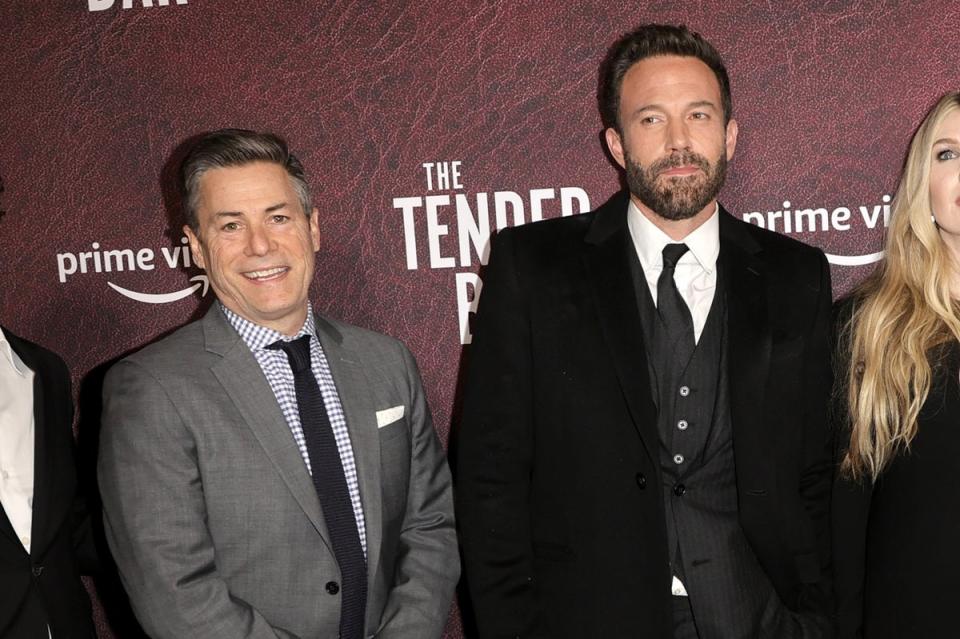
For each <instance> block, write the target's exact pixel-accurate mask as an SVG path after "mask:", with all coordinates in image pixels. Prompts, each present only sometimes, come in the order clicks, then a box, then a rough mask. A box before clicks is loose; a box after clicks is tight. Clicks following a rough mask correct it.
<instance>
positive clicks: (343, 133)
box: [0, 0, 960, 638]
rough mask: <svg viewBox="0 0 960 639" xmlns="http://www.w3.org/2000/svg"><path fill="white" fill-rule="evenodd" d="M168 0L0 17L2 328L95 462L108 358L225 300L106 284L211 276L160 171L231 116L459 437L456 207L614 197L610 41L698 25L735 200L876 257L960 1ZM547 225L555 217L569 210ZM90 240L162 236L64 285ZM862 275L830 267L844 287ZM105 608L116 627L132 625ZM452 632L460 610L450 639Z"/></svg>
mask: <svg viewBox="0 0 960 639" xmlns="http://www.w3.org/2000/svg"><path fill="white" fill-rule="evenodd" d="M128 1H129V0H128ZM160 1H161V0H154V1H153V2H152V3H151V4H156V5H157V6H153V7H143V0H133V2H132V3H131V4H132V5H133V7H132V8H128V9H124V8H123V3H124V0H116V2H115V3H114V5H113V6H110V7H108V8H105V9H103V10H97V11H91V10H90V6H91V2H92V3H93V5H94V6H104V5H107V4H109V0H47V1H45V2H34V1H28V0H5V1H4V2H3V3H2V4H0V36H2V37H0V95H2V99H0V176H2V177H3V180H4V184H5V186H6V191H5V193H3V195H2V200H0V202H2V207H3V208H4V209H5V211H6V213H5V214H4V215H3V217H2V219H0V259H2V263H0V264H2V265H0V300H2V307H0V308H2V311H0V320H2V322H3V323H5V324H6V325H8V326H9V327H11V328H12V329H13V330H15V331H16V332H18V333H20V334H23V335H25V336H27V337H30V338H32V339H34V340H35V341H38V342H40V343H43V344H45V345H47V346H49V347H50V348H52V349H54V350H56V351H58V352H59V353H61V354H62V355H63V357H64V358H65V359H66V361H67V363H68V364H69V365H70V367H71V369H72V371H73V375H74V383H75V384H76V387H77V390H78V394H79V395H78V399H79V400H80V401H81V411H82V412H81V421H80V424H79V431H80V432H79V435H80V439H81V444H82V445H84V444H85V445H86V449H87V450H89V449H90V447H91V446H92V445H93V444H91V443H90V439H91V437H92V436H91V435H90V434H89V433H87V436H86V437H85V433H84V430H85V429H94V428H95V426H90V425H89V424H95V417H96V401H95V393H94V392H93V391H94V390H96V380H97V377H98V373H99V372H100V371H101V370H102V365H103V364H104V363H106V362H110V361H112V360H114V359H115V358H117V357H118V356H120V355H121V354H123V353H126V352H128V351H130V350H132V349H136V348H138V347H139V346H141V345H143V344H145V343H146V342H149V341H151V340H153V339H154V338H156V337H157V336H158V335H161V334H163V333H165V332H168V331H170V330H171V329H173V328H175V327H177V326H179V325H182V324H183V323H185V322H187V321H188V320H189V319H191V318H193V317H196V316H197V314H198V310H199V308H200V307H204V305H205V301H207V300H209V295H208V297H207V298H206V300H202V299H201V298H200V297H199V296H198V295H197V294H192V295H190V296H188V297H186V298H184V299H182V300H180V301H176V302H171V303H166V304H147V303H143V302H138V301H134V300H132V299H128V298H127V297H124V296H123V295H121V294H120V293H118V292H116V291H115V290H114V289H113V288H111V287H110V286H109V285H108V282H109V283H112V284H114V285H117V286H120V287H123V288H125V289H128V290H131V291H137V292H142V293H154V294H159V293H170V292H175V291H178V290H182V289H184V288H187V287H189V286H191V285H192V284H194V282H191V281H190V279H189V278H190V277H192V276H194V275H196V274H197V273H198V272H197V271H195V270H191V269H184V268H170V267H168V266H167V265H166V263H165V261H164V258H163V256H162V254H161V252H160V251H161V247H167V249H168V250H172V249H174V248H175V247H179V246H181V244H180V232H179V226H180V222H179V220H176V219H175V217H176V214H175V210H173V209H174V207H173V206H172V204H173V202H172V199H171V196H170V182H169V177H168V176H169V171H170V166H171V158H173V159H174V160H175V159H176V148H177V146H178V144H180V143H181V142H182V141H183V140H184V139H186V138H187V137H189V136H191V135H193V134H195V133H197V132H200V131H204V130H208V129H213V128H220V127H224V126H240V127H247V128H255V129H267V130H272V131H275V132H277V133H279V134H282V135H283V136H285V137H287V138H288V139H289V140H290V143H291V146H292V147H293V148H294V150H295V151H296V152H297V153H298V154H299V155H300V156H301V158H302V159H303V161H304V164H305V165H306V167H307V169H308V171H309V174H310V179H311V182H312V184H313V186H314V189H315V196H316V200H317V205H318V207H319V209H320V214H321V217H320V220H321V229H322V233H323V247H322V249H321V253H320V256H319V259H318V263H317V275H316V282H315V286H314V289H313V301H314V305H315V307H316V308H317V309H318V310H321V311H323V312H326V313H329V314H331V315H334V316H337V317H340V318H342V319H345V320H347V321H350V322H354V323H357V324H361V325H364V326H368V327H370V328H374V329H377V330H380V331H383V332H386V333H389V334H392V335H394V336H396V337H398V338H401V339H402V340H404V341H405V342H406V343H407V344H408V345H409V346H410V348H411V349H412V350H413V352H414V354H415V355H416V356H417V357H418V359H419V361H420V364H421V368H422V370H423V375H424V378H425V383H426V388H427V393H428V395H429V399H430V401H431V404H432V406H433V411H434V416H435V420H436V425H437V430H438V431H439V433H440V435H441V437H442V438H443V439H444V441H446V440H447V438H448V435H449V430H450V426H451V421H452V419H454V418H452V415H454V413H455V396H456V391H457V383H458V367H459V363H460V359H461V354H462V352H461V343H460V329H459V324H458V306H457V286H456V282H457V278H456V274H457V273H476V272H477V270H478V267H479V262H478V260H477V258H476V256H475V255H472V258H468V260H467V265H466V266H461V258H460V247H459V241H458V237H459V235H458V234H459V232H460V231H462V228H461V227H462V226H463V225H462V224H458V220H457V215H456V206H455V199H456V198H455V196H456V194H461V195H463V196H466V198H467V201H469V202H470V205H471V208H472V209H474V211H475V210H476V207H477V195H478V194H481V193H486V194H488V198H489V206H490V217H491V218H492V217H494V216H493V209H494V206H493V203H494V197H495V196H494V193H495V192H497V191H512V192H514V193H516V194H518V196H519V197H520V199H521V200H522V201H523V202H524V205H525V208H526V219H529V216H530V210H529V209H530V191H531V190H534V189H553V190H554V193H555V195H556V196H557V197H559V191H560V189H561V188H564V187H576V188H580V189H583V191H585V193H586V194H587V195H588V196H589V201H590V205H591V206H596V205H598V204H600V203H601V202H602V201H604V200H605V199H606V198H607V197H608V195H610V194H611V193H612V192H613V191H614V190H615V189H617V188H618V174H617V172H616V171H615V170H614V169H613V168H612V167H611V165H610V164H609V162H608V161H607V159H606V156H605V154H604V151H603V149H602V147H601V144H600V133H601V125H600V120H599V116H598V115H597V111H596V106H595V88H596V67H597V63H598V61H599V60H600V58H601V57H602V55H603V53H604V52H605V50H606V48H607V47H608V46H609V44H610V43H611V42H612V41H613V39H614V38H615V37H616V36H617V35H619V34H620V33H622V32H623V31H626V30H628V29H629V28H631V27H632V26H634V25H636V24H639V23H641V22H646V21H662V22H682V23H686V24H687V25H689V26H691V27H692V28H694V29H695V30H698V31H700V32H702V33H703V34H704V35H705V36H707V37H708V38H709V39H710V40H711V41H713V42H714V44H716V46H717V47H718V48H719V49H720V51H721V52H722V53H723V55H724V56H725V58H726V61H727V66H728V69H729V71H730V76H731V78H732V83H733V98H734V110H735V117H736V118H737V120H738V121H739V124H740V138H739V146H738V149H737V155H736V158H735V159H734V161H733V164H732V166H731V169H730V178H729V181H728V184H727V186H726V188H725V190H724V193H723V196H722V201H723V203H724V204H725V205H726V207H727V208H728V209H730V210H731V211H732V212H734V213H736V214H738V215H741V216H742V215H744V214H748V213H752V212H759V213H761V214H763V216H764V218H765V219H766V217H767V216H766V213H767V212H769V211H781V210H783V208H784V206H783V204H784V201H789V202H790V205H789V206H788V207H787V208H790V209H791V210H795V209H796V210H798V209H806V208H810V209H817V208H821V207H822V208H825V209H826V212H827V213H830V212H833V211H834V210H835V209H837V208H839V207H846V208H848V209H850V211H851V215H850V219H849V229H846V230H840V229H827V230H818V231H816V232H802V233H792V234H793V235H795V236H797V237H800V238H801V239H803V240H805V241H808V242H810V243H812V244H815V245H817V246H820V247H822V248H823V249H824V250H825V251H826V252H827V253H829V254H831V255H834V256H839V257H838V258H837V261H843V260H842V258H843V257H844V256H846V257H848V258H849V256H857V255H864V254H871V253H875V252H877V251H879V250H880V245H881V240H882V234H883V231H882V226H883V224H882V208H880V209H876V210H878V211H879V212H880V216H881V221H880V222H879V223H878V224H877V226H876V227H875V228H870V227H869V226H868V225H867V224H866V223H865V221H864V220H863V216H862V215H861V212H860V209H859V207H861V206H863V207H865V211H866V212H867V213H868V214H869V215H868V217H871V216H872V215H873V213H874V210H875V209H874V207H876V206H881V207H882V204H883V200H882V197H883V196H884V195H892V194H893V191H894V189H895V186H896V177H897V172H898V170H899V167H900V163H901V161H902V157H903V152H904V150H905V147H906V144H907V141H908V139H909V136H910V134H911V132H912V130H913V128H914V127H915V126H916V125H917V123H918V122H919V120H920V118H921V117H922V114H923V112H924V111H925V110H926V109H927V108H928V106H929V105H930V104H931V103H932V102H933V100H934V99H935V98H936V97H937V96H939V95H940V94H941V93H943V92H945V91H947V90H951V89H956V88H957V81H958V72H957V69H958V68H960V47H957V46H954V42H955V39H956V25H957V24H958V23H960V5H958V4H957V3H955V2H946V1H944V2H932V1H931V2H911V3H894V2H800V3H787V4H784V5H782V6H783V8H780V7H781V5H779V4H776V3H766V2H763V3H760V2H757V3H744V4H745V6H736V5H738V4H740V3H727V2H719V1H715V0H705V1H703V2H697V3H689V2H683V3H681V2H647V3H621V2H616V3H615V2H586V1H583V2H575V1H570V2H556V3H548V2H543V1H542V0H538V1H529V2H528V1H526V0H523V1H515V2H514V1H512V2H495V1H480V0H473V1H468V0H464V1H462V2H440V1H436V0H420V1H418V2H402V1H397V0H394V1H388V2H370V1H368V2H355V1H354V2H348V1H345V0H343V1H330V2H297V1H288V0H284V1H273V2H267V1H262V0H261V1H259V2H254V1H252V0H188V2H187V3H186V4H182V5H178V4H177V0H169V5H171V6H159V3H160ZM180 1H181V2H182V1H183V0H180ZM804 5H807V6H808V8H804ZM443 161H459V162H460V163H461V164H460V174H461V175H460V182H461V183H462V188H460V189H453V188H452V185H451V188H447V189H437V188H436V184H434V187H435V188H434V190H432V191H431V190H428V186H427V180H426V172H425V170H424V169H423V167H422V164H423V163H426V162H443ZM165 164H166V168H165ZM434 178H436V176H434ZM428 195H448V196H450V202H451V204H450V205H448V206H445V207H441V208H440V209H439V210H438V212H437V214H436V223H437V224H441V225H446V226H447V231H448V234H447V235H439V234H438V235H437V236H436V237H437V238H439V239H438V240H437V241H438V248H439V253H438V254H439V256H441V257H454V258H456V266H454V267H452V268H451V267H444V268H431V267H430V259H431V258H430V250H429V246H428V245H429V239H428V232H429V229H428V226H430V225H429V224H428V219H427V217H428V216H427V214H426V212H425V210H424V208H419V209H417V210H415V211H414V214H413V217H412V222H413V224H412V226H411V227H410V230H411V231H412V233H413V236H414V238H415V241H416V244H417V252H416V257H417V263H418V268H416V269H409V268H408V261H410V259H412V256H408V254H407V251H406V248H405V247H406V244H405V227H404V219H403V214H402V212H401V209H400V208H397V207H395V205H394V204H395V203H394V200H395V198H403V197H424V196H428ZM575 210H579V207H577V206H575ZM543 211H544V216H546V217H552V216H556V215H559V212H560V204H559V201H558V200H557V199H552V200H549V199H548V200H546V201H545V202H544V205H543ZM839 215H841V216H842V215H843V212H842V211H840V213H839ZM755 217H757V216H754V218H755ZM491 226H495V222H494V221H493V220H491ZM782 228H783V227H782V226H781V223H780V222H778V224H777V229H778V230H780V229H782ZM434 230H435V231H436V232H438V233H439V231H440V230H442V229H434ZM94 243H97V244H99V247H100V250H101V251H107V250H122V249H131V250H133V251H134V252H136V251H137V250H139V249H144V248H149V249H151V250H152V251H153V252H154V253H155V258H154V261H153V263H154V264H155V265H156V266H155V268H154V269H153V270H150V271H143V270H137V271H133V272H130V271H124V272H111V273H106V272H102V273H96V272H88V273H86V274H83V273H80V272H79V269H78V272H77V273H74V274H72V275H65V280H66V281H64V282H61V281H60V277H59V271H58V264H62V265H63V266H64V267H66V266H69V265H70V264H71V262H70V257H69V256H67V254H73V255H76V254H78V253H80V252H83V251H88V252H92V251H93V250H94V249H93V248H92V245H93V244H94ZM101 257H102V256H101ZM91 263H92V261H91ZM869 268H870V266H841V265H835V266H834V271H833V276H834V285H835V294H836V295H839V294H841V293H843V292H845V291H847V290H849V288H850V287H851V286H852V285H853V284H855V283H856V282H857V281H859V280H860V279H861V278H862V277H863V276H864V275H865V274H866V273H867V272H868V270H869ZM467 348H469V347H467ZM785 383H789V380H785ZM94 444H95V442H94ZM108 608H109V606H108ZM108 612H109V610H108ZM97 615H98V623H99V624H100V629H101V631H102V632H101V636H102V637H112V636H122V635H121V633H120V632H119V631H117V632H113V631H111V630H110V628H109V626H108V623H107V622H108V619H107V618H106V617H105V616H104V613H103V609H102V608H101V607H98V610H97ZM111 621H113V619H112V618H111ZM118 623H119V622H114V625H115V626H117V624H118ZM118 627H119V626H118ZM462 634H463V631H462V629H461V624H460V621H459V615H457V614H456V613H454V615H453V618H452V621H451V623H450V626H449V630H448V635H447V636H448V637H451V638H452V637H461V636H462Z"/></svg>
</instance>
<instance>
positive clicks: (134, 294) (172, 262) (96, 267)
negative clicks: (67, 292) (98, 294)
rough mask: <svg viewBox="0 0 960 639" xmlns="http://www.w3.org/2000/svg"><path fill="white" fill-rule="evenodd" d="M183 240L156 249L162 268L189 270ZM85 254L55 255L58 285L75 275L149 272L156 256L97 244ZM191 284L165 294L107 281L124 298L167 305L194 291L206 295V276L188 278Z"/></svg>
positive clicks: (185, 239)
mask: <svg viewBox="0 0 960 639" xmlns="http://www.w3.org/2000/svg"><path fill="white" fill-rule="evenodd" d="M187 242H188V240H187V238H186V237H185V236H184V237H181V238H180V244H181V245H182V246H175V247H173V248H171V247H168V246H163V247H161V248H160V257H161V260H160V262H159V264H160V265H161V266H162V265H166V266H167V268H170V269H179V268H190V267H191V266H193V263H192V261H191V259H190V249H189V247H188V246H187ZM90 249H91V250H89V251H79V252H77V253H69V252H65V253H57V277H58V279H59V280H60V283H61V284H66V282H67V279H68V278H70V277H73V276H76V275H77V274H87V273H122V272H129V271H152V270H155V269H156V268H157V261H156V259H157V254H156V252H155V251H154V250H153V249H151V248H141V249H136V250H135V249H112V250H102V249H101V247H100V243H99V242H93V243H92V244H90ZM190 281H191V282H195V283H194V284H191V285H190V286H188V287H186V288H183V289H180V290H178V291H172V292H169V293H144V292H141V291H132V290H130V289H127V288H124V287H122V286H119V285H117V284H114V283H113V282H111V281H109V280H108V281H107V286H109V287H110V288H112V289H113V290H114V291H116V292H117V293H120V294H121V295H123V296H124V297H127V298H130V299H132V300H135V301H137V302H143V303H144V304H169V303H170V302H176V301H177V300H182V299H183V298H185V297H189V296H190V295H192V294H193V293H194V292H195V291H197V290H199V289H202V290H201V291H200V296H201V297H202V296H204V295H206V294H207V289H208V288H209V280H208V279H207V276H206V275H195V276H193V277H191V278H190Z"/></svg>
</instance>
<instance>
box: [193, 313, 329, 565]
mask: <svg viewBox="0 0 960 639" xmlns="http://www.w3.org/2000/svg"><path fill="white" fill-rule="evenodd" d="M203 331H204V338H205V341H206V348H207V350H208V351H210V352H212V353H216V354H218V355H220V356H221V357H222V358H223V359H222V360H221V361H219V362H217V363H216V364H215V365H214V366H212V367H211V370H212V371H213V374H214V375H215V376H216V378H217V380H218V381H219V382H220V384H221V385H222V386H223V389H224V390H225V391H226V393H227V395H228V396H229V397H230V399H231V400H232V401H233V403H234V405H235V406H236V407H237V410H238V411H239V412H240V414H241V415H242V416H243V418H244V420H245V421H246V422H247V425H248V426H249V427H250V430H252V431H253V434H254V436H255V437H256V438H257V441H259V442H260V445H261V446H262V447H263V450H264V452H265V453H266V454H267V457H269V458H270V461H271V462H273V465H274V466H276V469H277V472H278V473H279V474H280V477H281V478H282V479H283V481H284V483H286V485H287V488H289V489H290V492H291V493H292V494H293V497H294V499H296V500H297V503H298V504H299V505H300V508H302V509H303V512H304V514H306V516H307V518H309V519H310V522H311V523H312V524H313V525H314V527H315V528H316V529H317V532H318V533H320V536H321V537H322V538H323V541H324V543H325V544H326V545H327V547H328V548H329V549H330V552H331V553H332V552H333V546H332V545H331V543H330V536H329V534H328V532H327V525H326V523H325V522H324V520H323V513H322V512H321V511H320V501H319V499H317V491H316V489H314V487H313V482H312V480H311V479H310V474H309V473H308V472H307V467H306V466H305V465H304V463H303V458H302V457H301V456H300V449H299V448H297V443H296V442H295V441H294V439H293V435H292V434H291V433H290V428H289V426H287V422H286V420H285V419H284V418H283V412H282V411H281V410H280V406H279V405H278V404H277V399H276V397H274V395H273V391H272V390H271V389H270V384H268V383H267V380H266V378H265V377H264V376H263V371H262V370H260V365H259V364H258V363H257V360H256V358H254V356H253V353H251V352H250V349H249V348H247V346H246V344H244V343H243V340H242V339H240V336H239V335H238V334H237V332H236V331H235V330H234V329H233V327H232V326H230V323H229V322H228V321H227V319H226V317H224V315H223V313H222V312H221V311H220V309H219V306H216V305H215V306H214V307H213V308H211V309H210V311H209V312H208V313H207V314H206V315H205V316H204V318H203Z"/></svg>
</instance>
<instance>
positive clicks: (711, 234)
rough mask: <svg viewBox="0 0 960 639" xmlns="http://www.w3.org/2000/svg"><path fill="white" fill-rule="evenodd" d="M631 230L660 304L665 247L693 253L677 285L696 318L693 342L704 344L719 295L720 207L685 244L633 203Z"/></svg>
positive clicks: (681, 265)
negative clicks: (683, 246)
mask: <svg viewBox="0 0 960 639" xmlns="http://www.w3.org/2000/svg"><path fill="white" fill-rule="evenodd" d="M627 228H628V229H629V230H630V237H631V238H632V239H633V246H634V248H635V249H636V250H637V257H639V258H640V266H642V267H643V274H644V276H645V277H646V278H647V287H648V288H649V289H650V295H651V296H652V297H653V303H654V304H656V303H657V279H658V278H659V277H660V272H661V271H663V247H664V246H666V245H667V244H679V243H683V244H686V245H687V248H688V249H689V250H688V251H687V252H686V253H684V254H683V255H682V256H681V257H680V261H679V262H677V267H676V270H675V271H674V273H673V281H674V282H676V284H677V290H678V291H680V296H681V297H683V301H685V302H686V303H687V307H688V308H689V309H690V315H691V316H692V317H693V338H694V340H695V341H697V342H699V341H700V334H701V333H702V332H703V326H704V324H706V323H707V315H709V313H710V306H711V305H712V304H713V295H714V293H716V292H717V256H718V255H719V254H720V206H719V205H717V206H716V208H715V209H714V211H713V215H711V216H710V217H709V218H708V219H707V221H706V222H704V223H703V224H701V225H700V226H698V227H697V229H696V230H695V231H693V232H692V233H690V235H688V236H686V237H685V238H683V239H682V240H674V239H671V238H670V236H669V235H667V234H666V233H664V232H663V231H661V230H660V229H659V228H657V225H656V224H654V223H653V222H651V221H650V220H649V219H647V216H645V215H644V214H643V213H641V212H640V209H638V208H637V205H636V204H634V203H633V201H632V200H631V201H630V206H629V208H628V209H627Z"/></svg>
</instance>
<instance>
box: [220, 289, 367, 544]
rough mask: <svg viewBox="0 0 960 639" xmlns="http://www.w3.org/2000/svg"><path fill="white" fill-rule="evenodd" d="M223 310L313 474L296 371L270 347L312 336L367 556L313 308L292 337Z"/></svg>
mask: <svg viewBox="0 0 960 639" xmlns="http://www.w3.org/2000/svg"><path fill="white" fill-rule="evenodd" d="M220 308H221V309H222V310H223V314H224V315H226V316H227V320H228V321H229V322H230V324H231V325H233V328H234V329H236V331H237V333H239V334H240V337H241V338H242V339H243V341H244V343H245V344H246V345H247V346H248V347H249V348H250V350H251V352H253V356H254V357H255V358H256V359H257V363H258V364H260V369H261V370H262V371H263V374H264V375H265V376H266V378H267V382H268V383H269V384H270V388H271V390H273V394H274V396H275V397H276V398H277V403H278V404H280V410H281V411H283V417H284V419H285V420H286V421H287V426H289V427H290V432H291V433H292V434H293V439H294V441H296V442H297V448H299V449H300V456H301V457H303V463H304V464H306V466H307V472H309V473H310V474H311V475H313V469H312V468H311V466H310V455H309V453H308V452H307V443H306V440H305V439H304V437H303V426H301V424H300V410H299V408H298V407H297V392H296V390H295V387H294V381H293V370H292V369H291V368H290V362H289V360H288V359H287V354H286V353H284V352H283V351H277V350H273V349H269V348H267V346H269V345H270V344H273V343H274V342H277V341H280V340H283V341H285V342H289V341H292V340H295V339H297V338H298V337H302V336H304V335H310V363H311V368H312V369H313V376H314V378H316V380H317V385H318V386H319V387H320V394H321V395H323V405H324V406H325V407H326V409H327V416H329V418H330V425H331V426H332V427H333V436H334V438H335V439H336V440H337V449H338V450H339V451H340V463H341V464H343V474H344V475H345V476H346V478H347V489H348V490H349V491H350V502H351V504H352V505H353V516H354V517H355V518H356V520H357V532H358V533H360V546H361V547H362V548H363V554H364V556H366V554H367V529H366V526H365V525H364V521H363V505H362V504H361V503H360V484H359V482H358V480H357V464H356V462H355V461H354V459H353V446H351V444H350V434H349V432H348V431H347V418H346V416H345V415H344V413H343V406H341V405H340V396H339V395H338V394H337V386H336V384H334V382H333V375H331V374H330V365H329V364H328V363H327V356H326V355H325V354H324V352H323V347H321V346H320V340H319V339H317V332H316V328H315V327H314V325H313V308H311V307H310V305H309V303H308V305H307V321H306V322H304V323H303V327H302V328H301V329H300V331H299V332H298V333H297V334H296V335H294V336H293V337H287V336H286V335H283V334H282V333H279V332H277V331H275V330H273V329H271V328H266V327H265V326H260V325H258V324H254V323H253V322H250V321H248V320H246V319H244V318H242V317H240V316H239V315H237V314H236V313H234V312H233V311H231V310H230V309H228V308H227V307H226V306H224V305H223V304H220Z"/></svg>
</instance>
